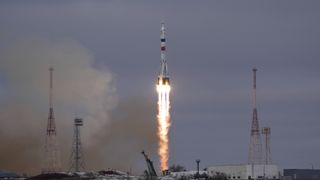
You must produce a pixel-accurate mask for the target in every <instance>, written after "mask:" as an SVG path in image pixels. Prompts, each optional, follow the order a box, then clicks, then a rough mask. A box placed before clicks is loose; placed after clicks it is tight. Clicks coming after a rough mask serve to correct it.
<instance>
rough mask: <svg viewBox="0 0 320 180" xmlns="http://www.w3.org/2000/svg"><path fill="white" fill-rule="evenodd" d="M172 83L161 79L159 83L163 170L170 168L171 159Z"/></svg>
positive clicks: (160, 145) (159, 129) (159, 131)
mask: <svg viewBox="0 0 320 180" xmlns="http://www.w3.org/2000/svg"><path fill="white" fill-rule="evenodd" d="M170 90H171V87H170V84H169V83H168V82H164V81H163V79H159V82H158V84H157V93H158V115H157V118H158V138H159V149H158V154H159V156H160V168H161V171H164V170H167V169H168V160H169V137H168V135H169V128H170V125H171V122H170V112H169V109H170Z"/></svg>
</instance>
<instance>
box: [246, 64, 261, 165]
mask: <svg viewBox="0 0 320 180" xmlns="http://www.w3.org/2000/svg"><path fill="white" fill-rule="evenodd" d="M256 74H257V68H253V114H252V123H251V132H250V146H249V162H248V163H249V164H261V163H262V144H261V137H260V128H259V121H258V112H257V103H256V99H257V97H256V89H257V85H256Z"/></svg>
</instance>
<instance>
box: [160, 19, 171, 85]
mask: <svg viewBox="0 0 320 180" xmlns="http://www.w3.org/2000/svg"><path fill="white" fill-rule="evenodd" d="M165 35H166V34H165V27H164V23H161V33H160V50H161V61H160V67H161V68H160V73H159V76H158V82H157V84H168V85H169V84H170V78H169V76H168V66H167V61H166V36H165Z"/></svg>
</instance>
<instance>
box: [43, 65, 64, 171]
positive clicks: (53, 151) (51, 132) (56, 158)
mask: <svg viewBox="0 0 320 180" xmlns="http://www.w3.org/2000/svg"><path fill="white" fill-rule="evenodd" d="M49 72H50V91H49V115H48V123H47V134H46V142H45V165H44V167H43V169H42V173H55V172H58V171H60V170H61V164H60V152H59V148H58V142H57V131H56V124H55V118H54V113H53V102H52V95H53V68H52V67H50V68H49Z"/></svg>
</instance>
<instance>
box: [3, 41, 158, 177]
mask: <svg viewBox="0 0 320 180" xmlns="http://www.w3.org/2000/svg"><path fill="white" fill-rule="evenodd" d="M50 66H52V67H54V69H55V70H54V73H53V77H54V78H53V79H54V81H53V84H54V90H53V94H54V95H53V104H54V112H55V118H56V124H57V133H58V140H59V145H60V149H61V156H62V158H61V159H62V163H63V168H64V169H68V165H69V164H68V163H69V156H70V152H71V141H72V133H73V119H74V118H75V116H78V117H81V118H83V119H84V126H83V127H82V128H81V133H82V134H81V137H82V142H83V147H84V153H85V159H86V167H87V169H90V170H94V169H105V168H108V167H110V168H118V167H119V168H126V170H128V168H130V165H132V166H134V165H135V163H137V162H138V160H137V159H132V158H131V157H132V156H135V157H139V155H140V154H138V153H139V152H140V148H147V149H151V147H152V145H153V144H156V139H155V137H153V134H154V129H152V128H153V127H155V125H153V124H152V123H151V124H150V123H149V124H148V122H149V121H151V122H152V121H153V119H152V117H153V116H152V108H150V107H152V106H150V104H149V102H148V101H145V100H141V99H136V100H135V102H134V103H133V102H131V100H128V102H121V103H120V106H119V107H117V104H118V99H117V94H116V92H115V91H116V90H115V86H114V84H113V79H112V75H111V73H110V72H109V71H108V70H107V69H101V68H97V67H95V65H94V58H93V56H92V55H91V54H90V52H89V51H88V50H87V49H86V48H84V47H83V46H81V45H80V44H79V43H77V42H75V41H72V40H54V41H52V40H46V39H25V40H23V41H16V42H14V43H12V45H10V46H9V47H7V48H5V49H4V50H3V51H2V52H1V55H0V124H1V125H0V142H1V143H0V168H1V169H7V170H13V171H17V172H19V173H23V172H26V173H28V174H35V173H39V172H40V170H41V165H42V163H41V162H42V159H43V154H44V153H43V147H44V140H45V131H46V123H47V117H48V93H49V82H48V79H49V72H48V68H49V67H50ZM111 116H112V117H111ZM149 118H150V119H149ZM142 124H144V125H142ZM154 136H155V135H154ZM153 138H154V139H153ZM138 149H139V151H138ZM134 151H138V152H134ZM133 154H135V155H133ZM131 155H132V156H131ZM141 159H142V158H141ZM130 163H132V164H130ZM129 164H130V165H129Z"/></svg>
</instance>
